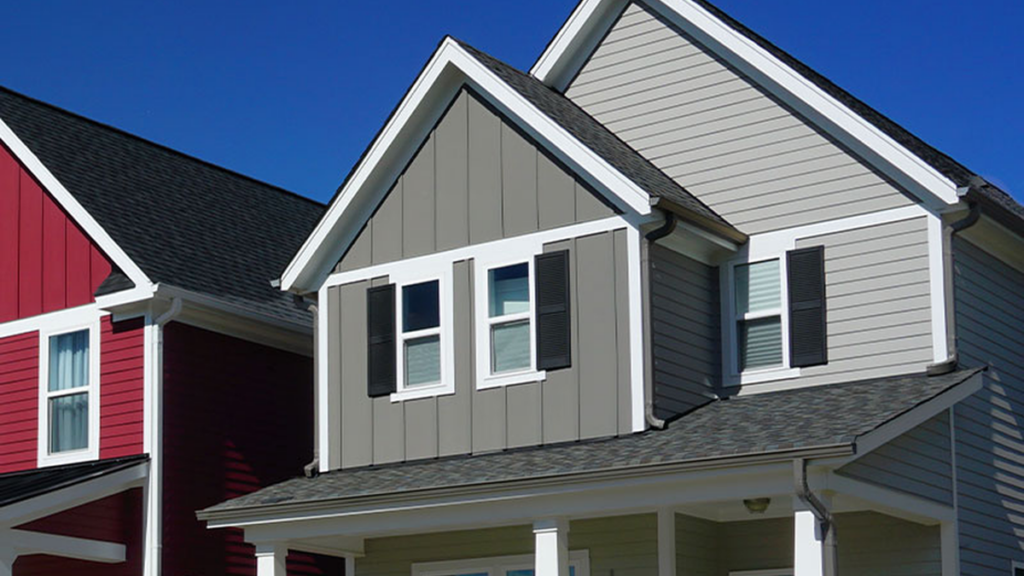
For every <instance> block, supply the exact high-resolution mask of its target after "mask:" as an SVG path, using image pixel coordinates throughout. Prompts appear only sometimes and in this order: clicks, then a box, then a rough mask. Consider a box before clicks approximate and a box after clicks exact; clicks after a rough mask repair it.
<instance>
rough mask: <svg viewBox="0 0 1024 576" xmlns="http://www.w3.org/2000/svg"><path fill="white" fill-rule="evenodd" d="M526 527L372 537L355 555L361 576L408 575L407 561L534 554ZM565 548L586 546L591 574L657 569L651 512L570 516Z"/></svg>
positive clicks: (636, 574) (648, 574)
mask: <svg viewBox="0 0 1024 576" xmlns="http://www.w3.org/2000/svg"><path fill="white" fill-rule="evenodd" d="M533 549H534V538H533V530H532V527H530V526H512V527H507V528H490V529H478V530H466V531H458V532H439V533H433V534H417V535H414V536H397V537H390V538H375V539H369V540H367V541H366V542H365V550H366V556H364V557H362V558H356V574H359V575H360V576H364V575H365V576H409V574H411V573H412V565H413V564H416V563H420V562H441V561H446V560H463V559H470V558H488V557H493V556H512V555H520V554H533ZM569 549H570V550H587V551H588V552H589V556H590V574H591V576H654V575H655V574H657V572H658V536H657V518H656V516H655V515H654V514H643V515H635V516H621V517H614V518H597V519H593V520H575V521H573V522H571V523H570V524H569Z"/></svg>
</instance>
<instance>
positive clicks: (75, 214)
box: [0, 119, 151, 287]
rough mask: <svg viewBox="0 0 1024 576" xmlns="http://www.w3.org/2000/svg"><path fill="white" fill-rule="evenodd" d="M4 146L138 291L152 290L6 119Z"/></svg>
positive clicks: (0, 129)
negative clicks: (140, 289)
mask: <svg viewBox="0 0 1024 576" xmlns="http://www.w3.org/2000/svg"><path fill="white" fill-rule="evenodd" d="M0 142H3V143H4V145H6V146H7V148H8V149H9V150H10V151H11V153H12V154H14V157H15V158H17V159H18V161H19V162H21V164H22V165H23V166H24V167H25V169H26V170H28V172H29V173H30V174H32V176H34V177H35V178H36V180H38V181H39V183H40V184H41V185H42V187H43V189H44V191H46V192H47V193H49V194H50V195H51V196H52V197H53V199H54V200H55V201H56V202H57V203H58V204H60V206H61V207H62V208H63V209H64V210H66V211H67V213H68V215H69V216H70V217H71V219H72V220H74V221H75V223H76V224H78V225H79V226H81V227H82V230H84V231H85V234H86V236H88V237H89V238H90V239H91V240H92V241H93V242H95V243H96V244H97V245H98V246H99V247H100V249H101V250H102V251H103V252H104V253H105V254H106V255H107V256H109V257H110V259H111V260H113V261H114V264H115V265H116V266H117V267H118V268H120V269H121V271H122V272H124V273H125V274H126V275H127V276H128V278H130V279H131V281H132V282H134V283H135V286H136V287H143V286H149V285H150V284H151V282H150V280H149V278H147V277H146V275H145V274H144V273H143V272H142V269H140V268H139V267H138V266H137V265H136V264H135V262H133V261H132V259H131V258H129V257H128V255H127V254H125V252H124V251H123V250H121V247H120V246H118V245H117V244H116V243H115V242H114V240H113V239H112V238H111V237H110V235H108V234H107V232H106V231H105V230H104V229H103V227H101V226H100V225H99V223H98V222H96V220H95V219H94V218H93V217H92V215H91V214H89V212H87V211H86V210H85V208H83V207H82V205H81V204H80V203H79V202H78V200H77V199H76V198H75V197H74V196H73V195H72V194H71V192H69V191H68V189H67V188H65V187H64V185H63V184H61V183H60V181H59V180H57V177H56V176H54V175H53V173H52V172H50V170H49V169H48V168H47V167H46V166H45V165H43V163H42V162H41V161H40V160H39V158H37V157H36V155H35V154H34V153H33V152H32V151H31V150H30V149H29V148H28V146H26V145H25V143H24V142H22V140H21V138H19V137H18V135H17V134H15V133H14V131H13V130H11V128H10V127H9V126H8V125H7V123H6V122H4V121H3V120H2V119H0Z"/></svg>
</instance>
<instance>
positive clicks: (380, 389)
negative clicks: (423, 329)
mask: <svg viewBox="0 0 1024 576" xmlns="http://www.w3.org/2000/svg"><path fill="white" fill-rule="evenodd" d="M366 337H367V343H368V346H367V350H368V351H367V371H368V373H369V378H368V380H367V385H366V394H367V395H368V396H369V397H370V398H376V397H378V396H387V395H388V394H391V393H392V392H394V391H395V359H396V358H395V285H394V284H388V285H387V286H376V287H374V288H369V289H367V290H366Z"/></svg>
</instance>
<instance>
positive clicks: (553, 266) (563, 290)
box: [533, 250, 572, 370]
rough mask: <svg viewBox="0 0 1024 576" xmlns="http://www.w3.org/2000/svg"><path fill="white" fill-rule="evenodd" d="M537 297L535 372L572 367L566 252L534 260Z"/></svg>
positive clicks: (567, 260)
mask: <svg viewBox="0 0 1024 576" xmlns="http://www.w3.org/2000/svg"><path fill="white" fill-rule="evenodd" d="M533 268H534V275H535V278H534V292H535V294H536V297H537V369H538V370H555V369H558V368H568V367H569V366H572V345H571V344H570V337H571V336H572V324H571V322H570V316H569V251H568V250H562V251H560V252H548V253H547V254H538V255H537V256H536V257H535V258H534V266H533Z"/></svg>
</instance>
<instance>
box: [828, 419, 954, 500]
mask: <svg viewBox="0 0 1024 576" xmlns="http://www.w3.org/2000/svg"><path fill="white" fill-rule="evenodd" d="M952 454H953V453H952V451H951V444H950V437H949V413H948V412H943V413H942V414H939V415H938V416H935V417H934V418H932V419H931V420H929V421H927V422H925V423H924V424H921V425H920V426H917V427H916V428H914V429H913V430H911V431H909V432H907V433H906V434H903V435H901V436H900V437H898V438H896V439H895V440H893V441H891V442H888V443H886V444H884V445H882V446H879V447H878V448H876V449H875V450H873V451H871V452H869V453H868V454H865V455H864V456H862V457H861V458H858V459H857V460H855V461H854V462H851V463H850V464H847V465H846V466H843V467H842V468H840V469H839V473H840V474H843V475H844V476H849V477H851V478H857V479H859V480H866V481H868V482H871V483H874V484H880V485H882V486H886V487H888V488H892V489H894V490H900V491H902V492H906V493H908V494H913V495H915V496H919V497H921V498H928V499H930V500H935V501H936V502H941V503H942V504H946V505H948V506H952V505H953V469H952V465H951V462H952Z"/></svg>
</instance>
